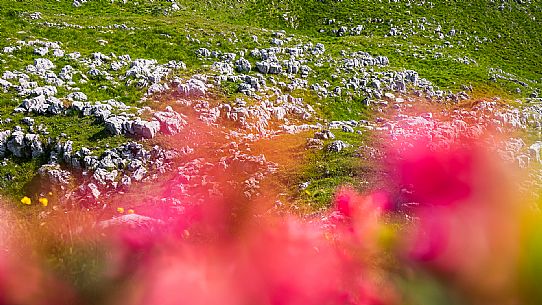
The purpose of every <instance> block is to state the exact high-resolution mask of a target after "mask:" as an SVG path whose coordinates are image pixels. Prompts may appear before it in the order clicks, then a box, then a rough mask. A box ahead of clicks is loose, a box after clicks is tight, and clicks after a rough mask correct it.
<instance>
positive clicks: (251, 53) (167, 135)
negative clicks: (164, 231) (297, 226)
mask: <svg viewBox="0 0 542 305" xmlns="http://www.w3.org/2000/svg"><path fill="white" fill-rule="evenodd" d="M8 2H10V3H9V4H15V2H13V3H11V2H12V1H8ZM482 2H484V3H483V4H482V3H481V4H469V5H467V6H466V7H463V6H461V7H460V8H459V7H456V9H461V10H468V9H469V7H470V9H471V10H476V9H479V8H480V7H484V5H487V7H488V10H489V11H488V13H487V14H500V15H502V16H501V17H502V18H503V19H502V20H503V21H502V22H503V23H504V22H506V20H507V18H511V17H512V15H513V16H516V15H518V14H519V15H521V16H524V17H525V18H527V19H529V20H530V21H525V23H521V25H517V28H510V27H504V28H500V29H499V28H498V27H492V26H493V24H492V23H491V22H490V21H489V20H486V21H484V22H486V23H484V26H486V31H485V32H480V31H479V30H477V29H478V26H473V27H472V28H468V27H465V26H464V25H461V24H460V23H457V20H451V21H449V22H448V23H446V22H445V20H441V19H439V18H435V17H434V16H431V15H430V12H431V11H432V10H433V9H434V7H435V6H439V7H440V6H441V5H442V4H434V3H431V2H426V1H406V2H403V1H393V2H392V1H390V3H389V4H386V5H384V4H382V7H381V8H382V9H385V10H388V9H389V10H390V11H393V10H394V9H397V8H402V9H403V10H402V13H403V14H404V15H401V16H399V17H397V16H396V18H393V17H385V18H377V17H375V16H374V14H375V13H374V11H373V9H374V7H371V5H376V6H378V5H381V4H367V5H368V6H363V7H364V9H363V10H365V11H364V12H365V16H363V15H360V16H356V15H355V14H354V15H352V16H351V17H349V18H344V16H343V15H342V14H341V13H337V16H328V17H326V16H320V15H318V16H317V17H318V18H316V20H317V23H318V26H316V27H311V26H310V23H311V22H314V21H313V19H310V18H309V16H304V15H302V14H301V12H300V11H296V8H295V6H292V7H287V8H283V9H284V13H283V14H282V15H280V18H278V19H274V18H275V17H276V16H265V13H264V12H265V8H266V5H265V4H261V3H259V4H254V5H260V7H259V9H257V10H256V13H255V15H254V16H259V17H261V18H264V17H266V18H268V21H269V24H270V28H250V29H249V30H248V31H245V30H243V29H241V28H239V27H238V24H239V23H238V22H237V21H236V22H231V24H232V25H231V26H228V27H227V28H224V29H215V28H213V27H209V28H202V27H201V25H202V24H198V23H197V22H198V20H199V19H190V18H189V17H187V15H186V14H187V13H188V12H189V11H190V8H191V5H190V4H188V3H183V2H175V1H158V2H156V3H153V2H149V3H147V2H145V1H143V2H141V3H135V2H131V1H124V2H119V3H115V2H114V1H113V2H112V3H109V2H105V1H73V3H71V2H70V1H61V2H59V3H58V4H54V5H52V4H47V3H46V2H35V3H34V2H33V3H32V4H28V5H19V4H17V5H15V6H14V7H13V8H11V9H10V10H7V8H8V4H5V5H3V7H4V8H5V9H6V10H5V11H4V13H3V14H4V15H5V16H6V19H5V21H2V29H3V34H2V36H1V37H0V39H1V52H0V62H1V63H2V70H1V73H0V77H1V78H0V85H1V90H2V91H1V95H0V98H1V99H2V107H1V112H0V115H1V121H0V122H1V125H0V127H1V128H0V129H1V131H0V158H2V159H3V161H2V165H3V168H2V169H1V170H0V174H1V181H0V185H2V187H3V189H4V191H5V194H6V195H8V196H11V197H13V198H20V197H22V196H23V195H24V196H29V197H31V198H34V199H36V198H38V197H40V196H45V195H44V194H47V193H49V192H52V193H54V194H55V196H56V197H55V198H54V201H55V204H58V205H60V207H61V208H64V207H68V206H70V207H72V206H76V207H79V206H82V207H85V208H88V207H94V208H102V209H105V210H107V211H109V212H108V213H107V214H109V215H110V214H112V213H114V211H116V208H117V206H118V204H114V203H112V201H111V200H112V199H111V198H113V197H112V196H114V195H115V194H118V193H119V192H120V193H130V192H133V191H134V190H140V189H142V188H143V189H144V188H145V187H146V186H147V185H153V184H154V183H156V181H164V179H169V180H170V181H173V182H172V184H170V185H169V186H168V187H169V188H171V189H168V192H170V193H171V194H170V195H169V197H168V196H160V195H157V194H155V193H156V192H155V193H153V195H152V196H154V197H155V198H152V200H154V201H161V202H165V203H166V204H168V205H173V206H177V205H178V204H179V203H178V202H176V201H178V200H180V199H179V198H182V197H183V194H185V195H186V194H190V196H192V195H193V194H192V192H191V191H190V190H191V189H197V190H198V192H206V193H207V194H206V196H208V195H210V194H212V195H213V196H214V195H216V196H220V194H223V193H224V192H226V191H227V190H222V189H220V187H223V184H222V183H218V182H217V181H214V180H216V179H217V178H219V177H235V178H232V179H231V181H229V183H228V185H231V186H232V188H233V189H236V190H238V191H239V192H240V193H241V194H243V196H245V197H246V198H254V197H257V196H258V195H260V188H261V184H262V183H263V181H264V180H266V179H272V180H275V181H278V182H275V183H274V184H278V185H280V187H282V188H283V190H282V191H280V192H279V194H280V195H278V196H277V198H276V201H277V204H278V205H283V204H284V202H287V203H288V204H287V205H288V206H289V207H295V208H296V209H301V210H304V211H307V210H308V211H311V212H316V211H321V210H322V209H325V208H326V206H327V205H328V204H329V200H330V198H331V195H332V194H333V192H334V189H335V187H337V186H338V185H340V184H343V183H350V184H353V185H355V186H357V187H360V188H370V187H373V185H372V184H371V183H373V182H374V181H376V180H378V179H375V178H374V177H370V176H371V174H370V173H366V174H359V173H355V172H356V170H358V169H359V168H360V167H363V168H365V169H366V170H367V171H368V172H371V167H375V166H374V165H375V164H376V163H378V161H375V160H373V159H374V157H375V156H381V155H382V153H381V152H379V145H380V144H376V143H379V142H381V141H382V139H389V141H392V142H393V141H401V142H404V144H407V143H408V141H406V140H405V138H409V139H410V138H416V137H427V136H428V135H430V137H431V138H430V139H427V140H428V141H429V142H430V145H432V146H435V147H440V146H446V145H450V143H452V142H453V141H454V140H455V139H457V138H459V137H471V138H476V137H479V136H481V135H482V134H484V133H485V132H486V131H488V130H490V131H492V132H495V133H496V134H505V135H506V136H509V135H510V134H511V133H513V134H514V137H513V138H507V139H500V141H503V143H505V144H503V145H500V144H499V145H500V146H499V145H498V144H497V143H492V145H496V146H499V147H500V148H499V151H500V152H501V154H502V157H503V159H504V160H507V161H510V162H515V163H517V165H518V166H519V167H522V168H527V167H528V168H531V170H532V174H531V175H533V176H539V174H538V173H537V172H536V170H537V169H536V168H537V166H536V165H537V164H538V163H539V162H540V147H541V144H540V142H539V141H538V137H539V130H540V122H539V121H540V115H541V110H540V106H539V104H540V103H541V102H542V99H540V98H538V92H539V88H540V84H539V83H540V80H541V78H540V77H541V75H540V74H539V72H540V71H538V70H537V68H538V66H536V64H534V66H533V65H531V63H532V62H537V61H536V58H537V57H536V56H539V55H532V54H531V53H530V52H531V51H530V49H525V50H524V53H523V55H524V56H523V57H517V61H513V62H509V63H506V64H504V63H503V62H501V61H500V60H501V59H500V57H499V56H497V57H495V60H494V61H488V57H487V56H488V54H489V55H490V56H491V52H489V50H493V49H495V48H498V47H499V46H500V45H502V44H503V43H504V44H509V43H510V39H512V38H511V36H510V35H512V33H511V32H509V31H510V30H514V29H515V30H518V31H519V32H518V33H519V34H518V37H519V36H521V35H523V34H524V33H527V32H528V31H529V30H530V29H532V28H533V27H535V28H536V27H538V28H540V27H539V21H538V19H537V16H538V15H539V14H540V7H539V6H537V5H536V4H534V3H531V2H530V1H529V2H525V1H520V2H517V3H516V2H507V1H502V2H500V3H496V2H495V1H492V2H488V3H485V1H482ZM292 5H293V4H292ZM315 5H320V4H315ZM321 5H324V4H321ZM330 5H332V6H333V7H337V8H338V10H340V9H345V10H348V9H349V8H350V7H351V5H352V3H350V2H347V3H344V4H341V2H336V3H334V4H330ZM477 5H481V6H477ZM210 6H212V5H210ZM216 7H217V8H218V7H220V5H219V4H216ZM453 8H454V7H453V6H452V7H450V9H453ZM61 9H64V10H69V11H70V12H72V13H73V14H71V13H70V14H64V13H61V11H60V10H61ZM96 9H104V10H106V13H105V14H104V16H103V17H100V18H92V17H90V18H89V17H88V16H93V15H94V13H95V12H96ZM245 9H246V8H244V7H242V6H238V5H237V4H235V5H231V6H230V7H229V9H228V10H226V11H225V12H224V13H223V16H222V17H220V18H226V19H227V18H229V17H227V16H230V15H229V14H235V13H236V12H237V13H239V14H240V16H245V15H243V14H247V13H248V12H249V11H250V10H248V9H246V11H244V10H245ZM260 9H261V10H260ZM281 9H282V8H281ZM441 9H442V7H441ZM194 11H195V14H196V16H199V11H198V9H194ZM119 12H122V13H124V14H126V19H125V20H123V19H122V18H118V19H115V18H113V17H111V16H113V15H111V14H115V13H119ZM413 12H416V13H413ZM424 12H425V13H426V14H427V15H426V16H425V15H424ZM216 14H217V13H216V11H212V10H211V11H209V12H208V17H210V18H211V19H212V18H213V16H218V15H216ZM85 15H87V17H82V16H85ZM146 15H149V16H152V15H155V16H156V15H161V16H158V17H156V20H157V21H156V22H158V23H160V22H162V23H163V24H162V25H158V26H154V25H153V24H151V23H148V22H147V20H146V19H145V17H141V18H142V19H141V20H138V19H135V17H134V16H146ZM78 16H79V17H80V18H78ZM224 16H226V17H224ZM311 16H312V15H311ZM312 17H315V16H312ZM312 17H311V18H312ZM193 18H196V17H193ZM197 18H200V17H197ZM303 18H306V19H303ZM183 20H184V21H185V24H184V28H183V25H180V26H179V27H178V28H174V27H171V25H168V23H169V22H170V21H183ZM220 20H222V19H220ZM301 20H303V21H301ZM121 21H122V22H121ZM119 22H121V23H120V24H119ZM201 22H203V23H204V24H206V22H211V23H212V22H214V21H211V20H208V21H201ZM262 22H263V21H262V20H259V21H258V22H255V23H254V24H261V23H262ZM275 22H279V23H280V24H284V25H285V27H284V28H283V29H281V30H276V29H271V28H274V26H273V25H275ZM303 22H305V23H303ZM181 29H182V30H181ZM307 29H310V31H309V30H307ZM307 31H309V32H307ZM523 31H524V32H523ZM314 32H316V33H317V34H314ZM308 33H311V34H308ZM520 34H521V35H520ZM74 35H75V36H74ZM77 35H80V39H79V40H78V39H77ZM130 37H132V38H130ZM149 37H152V40H149V41H152V42H149V44H148V45H147V42H146V40H148V39H149ZM180 41H182V43H181V42H180ZM530 43H531V45H532V46H533V47H536V46H537V45H538V46H540V45H539V41H538V40H536V39H533V40H532V41H531V42H530ZM130 44H134V45H139V47H134V48H133V49H131V48H130V47H129V45H130ZM141 46H144V48H143V49H141ZM178 47H181V48H183V50H182V51H179V52H175V50H176V48H178ZM153 48H155V49H153ZM169 48H171V49H172V50H173V51H172V52H171V53H170V52H167V51H169V50H168V49H169ZM481 50H485V51H486V52H482V51H481ZM153 51H156V52H153ZM380 51H381V52H380ZM153 54H155V56H153ZM503 56H506V54H504V55H503ZM428 66H429V67H430V68H428ZM503 67H505V69H503ZM506 67H508V68H509V70H508V71H507V70H506ZM428 69H429V70H430V71H429V72H428ZM431 69H432V70H431ZM442 69H444V70H446V69H448V70H449V73H451V74H449V75H447V74H444V73H443V72H442V71H441V70H442ZM520 74H522V76H519V75H520ZM437 84H438V85H437ZM488 90H489V92H488ZM492 91H493V92H494V93H492ZM423 109H430V110H429V111H427V112H424V111H423ZM405 126H406V127H407V128H406V129H404V127H405ZM412 129H416V130H418V131H419V133H415V134H412V135H409V134H408V130H412ZM405 130H406V131H405ZM293 135H296V136H295V137H294V136H293ZM284 137H290V138H291V139H296V140H295V143H293V144H292V143H289V144H288V145H287V146H286V147H285V150H283V151H282V153H284V151H287V149H291V151H290V153H291V154H292V155H297V156H305V157H299V159H298V161H299V163H301V165H299V166H296V167H294V169H295V170H290V168H292V164H291V162H287V161H285V160H280V158H278V159H279V160H280V162H273V161H270V160H274V159H277V157H276V156H273V154H276V153H277V150H276V149H274V148H273V146H275V145H278V146H281V145H283V144H282V143H283V142H284V141H283V140H281V139H282V138H284ZM290 138H288V139H290ZM261 143H265V145H267V146H268V147H267V148H264V149H255V148H256V147H259V146H260V147H261V146H262V144H261ZM488 145H489V144H488ZM501 146H502V147H501ZM381 157H382V156H381ZM281 162H282V163H281ZM360 162H361V163H363V164H362V165H360ZM373 163H374V164H373ZM370 181H373V182H370ZM532 183H538V182H537V181H534V182H532ZM204 198H206V197H204ZM51 199H52V200H53V198H51ZM186 200H187V201H191V200H194V198H188V195H187V198H186ZM174 201H175V202H174ZM181 201H182V200H181ZM183 204H191V203H190V202H187V203H183ZM398 204H400V203H398ZM306 206H309V207H310V206H312V208H309V209H306ZM130 217H132V216H130Z"/></svg>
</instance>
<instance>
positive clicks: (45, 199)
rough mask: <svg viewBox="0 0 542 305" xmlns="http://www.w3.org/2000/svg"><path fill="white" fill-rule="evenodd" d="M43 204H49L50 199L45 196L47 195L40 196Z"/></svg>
mask: <svg viewBox="0 0 542 305" xmlns="http://www.w3.org/2000/svg"><path fill="white" fill-rule="evenodd" d="M38 201H39V202H40V203H41V205H42V206H44V207H46V206H47V205H49V199H47V198H45V197H40V199H39V200H38Z"/></svg>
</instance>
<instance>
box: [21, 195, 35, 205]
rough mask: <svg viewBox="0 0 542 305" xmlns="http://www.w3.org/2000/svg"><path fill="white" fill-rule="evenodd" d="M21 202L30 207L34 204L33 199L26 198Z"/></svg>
mask: <svg viewBox="0 0 542 305" xmlns="http://www.w3.org/2000/svg"><path fill="white" fill-rule="evenodd" d="M21 202H22V203H23V204H26V205H30V204H32V199H30V198H28V197H26V196H24V197H23V199H21Z"/></svg>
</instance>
